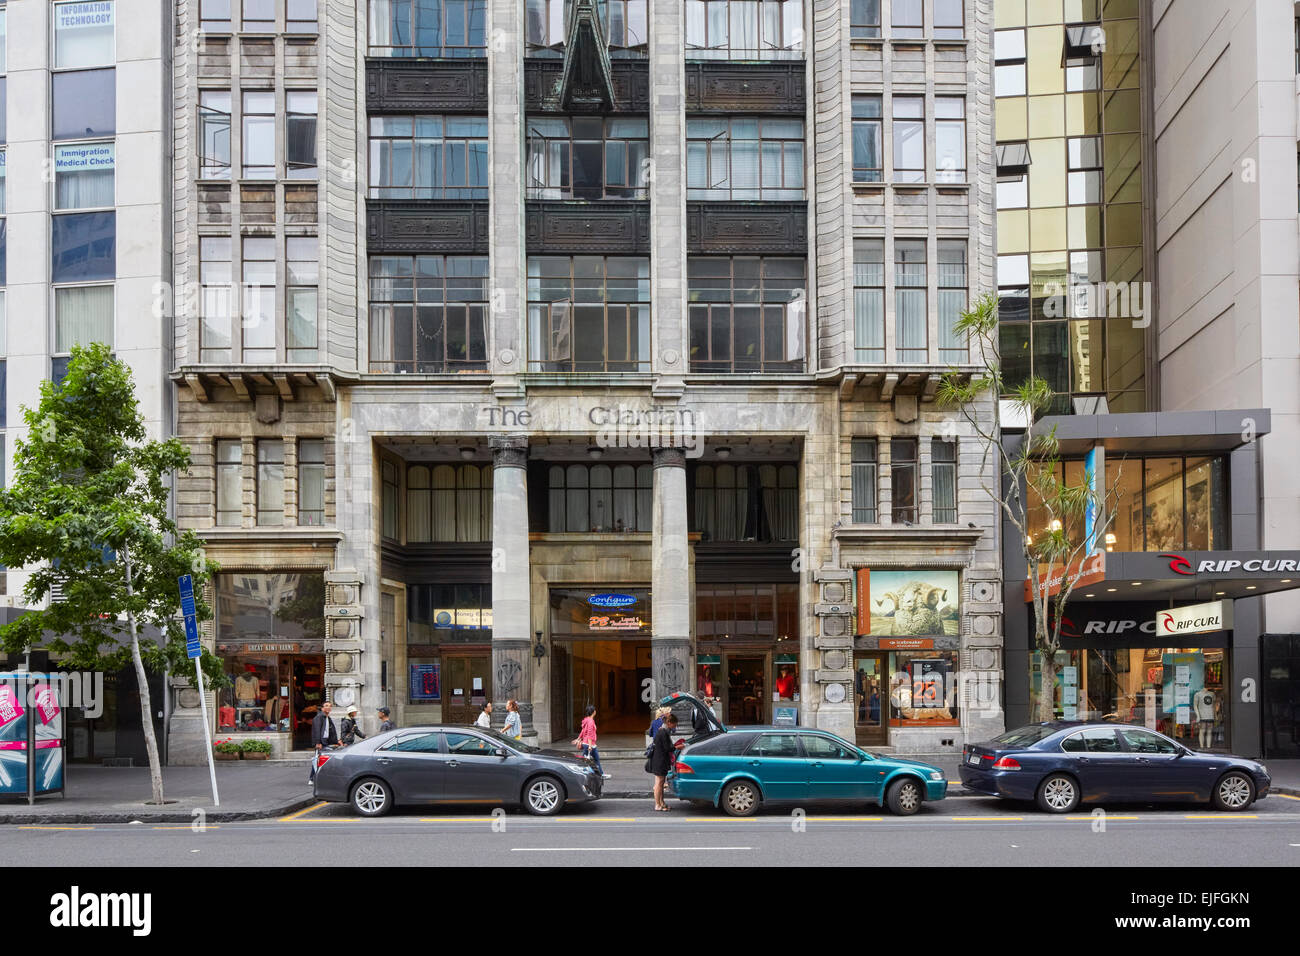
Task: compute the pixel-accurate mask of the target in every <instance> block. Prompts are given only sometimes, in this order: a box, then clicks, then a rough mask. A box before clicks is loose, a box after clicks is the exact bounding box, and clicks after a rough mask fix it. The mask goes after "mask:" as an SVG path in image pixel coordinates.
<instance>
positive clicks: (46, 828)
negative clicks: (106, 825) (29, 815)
mask: <svg viewBox="0 0 1300 956" xmlns="http://www.w3.org/2000/svg"><path fill="white" fill-rule="evenodd" d="M18 829H20V830H93V829H95V828H94V827H45V826H20V827H19V828H18Z"/></svg>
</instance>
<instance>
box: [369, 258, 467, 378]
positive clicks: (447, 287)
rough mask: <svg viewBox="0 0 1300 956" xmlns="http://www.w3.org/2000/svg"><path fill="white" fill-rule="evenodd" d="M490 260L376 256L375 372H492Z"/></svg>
mask: <svg viewBox="0 0 1300 956" xmlns="http://www.w3.org/2000/svg"><path fill="white" fill-rule="evenodd" d="M487 283H488V260H487V257H486V256H445V257H444V256H372V257H371V259H370V370H371V371H372V372H416V373H439V372H463V371H477V370H482V369H486V368H487V312H488V291H487Z"/></svg>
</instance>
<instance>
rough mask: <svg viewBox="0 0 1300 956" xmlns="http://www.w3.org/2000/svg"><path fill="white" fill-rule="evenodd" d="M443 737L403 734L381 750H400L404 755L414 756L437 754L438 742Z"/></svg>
mask: <svg viewBox="0 0 1300 956" xmlns="http://www.w3.org/2000/svg"><path fill="white" fill-rule="evenodd" d="M441 736H442V734H402V735H401V736H399V737H397V738H396V739H395V740H393V741H391V742H390V743H386V744H384V745H383V746H382V747H381V748H380V749H381V750H400V751H401V752H402V753H413V754H436V753H438V752H439V751H438V746H439V743H438V740H439V738H440V737H441Z"/></svg>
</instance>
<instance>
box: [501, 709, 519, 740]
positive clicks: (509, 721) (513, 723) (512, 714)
mask: <svg viewBox="0 0 1300 956" xmlns="http://www.w3.org/2000/svg"><path fill="white" fill-rule="evenodd" d="M501 733H503V734H505V735H506V736H507V737H510V738H512V739H514V740H519V739H520V738H521V737H523V735H524V722H523V721H522V720H521V719H520V717H519V702H518V701H517V700H508V701H506V725H505V726H504V727H503V728H501Z"/></svg>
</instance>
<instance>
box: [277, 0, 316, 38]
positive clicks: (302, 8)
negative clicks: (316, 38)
mask: <svg viewBox="0 0 1300 956" xmlns="http://www.w3.org/2000/svg"><path fill="white" fill-rule="evenodd" d="M317 16H318V11H317V0H285V3H284V32H285V33H315V32H316V31H317V26H316V18H317Z"/></svg>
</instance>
